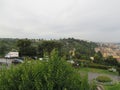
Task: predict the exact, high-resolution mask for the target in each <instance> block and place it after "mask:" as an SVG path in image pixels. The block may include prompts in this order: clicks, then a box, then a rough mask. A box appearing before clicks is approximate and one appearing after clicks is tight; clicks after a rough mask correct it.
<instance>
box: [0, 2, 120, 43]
mask: <svg viewBox="0 0 120 90" xmlns="http://www.w3.org/2000/svg"><path fill="white" fill-rule="evenodd" d="M119 3H120V1H119V0H0V38H44V39H59V38H68V37H74V38H77V39H83V40H90V41H95V42H120V35H119V34H120V25H119V24H120V10H119V8H120V5H119Z"/></svg>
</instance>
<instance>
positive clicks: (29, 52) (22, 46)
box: [17, 39, 62, 57]
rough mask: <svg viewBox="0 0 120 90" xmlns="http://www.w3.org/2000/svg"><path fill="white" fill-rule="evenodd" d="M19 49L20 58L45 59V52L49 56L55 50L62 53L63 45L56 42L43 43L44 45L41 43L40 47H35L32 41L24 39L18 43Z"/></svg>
mask: <svg viewBox="0 0 120 90" xmlns="http://www.w3.org/2000/svg"><path fill="white" fill-rule="evenodd" d="M17 47H18V49H19V53H20V56H29V57H33V56H38V57H43V56H44V52H46V53H47V55H48V56H49V55H50V53H51V51H52V50H53V49H55V48H56V49H58V50H59V51H60V49H61V47H62V44H61V43H59V42H56V41H43V42H42V43H39V44H38V46H34V45H33V44H32V42H31V41H30V40H28V39H23V40H18V41H17Z"/></svg>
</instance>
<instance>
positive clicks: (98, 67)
mask: <svg viewBox="0 0 120 90" xmlns="http://www.w3.org/2000/svg"><path fill="white" fill-rule="evenodd" d="M88 67H90V68H97V69H105V70H107V69H109V68H111V67H110V66H105V65H100V64H95V63H91V64H89V65H88Z"/></svg>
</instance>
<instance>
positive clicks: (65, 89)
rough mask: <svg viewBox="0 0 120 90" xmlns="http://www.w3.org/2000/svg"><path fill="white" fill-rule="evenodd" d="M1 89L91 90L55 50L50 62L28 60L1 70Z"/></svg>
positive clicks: (85, 81) (83, 78)
mask: <svg viewBox="0 0 120 90" xmlns="http://www.w3.org/2000/svg"><path fill="white" fill-rule="evenodd" d="M0 90H89V84H88V80H87V75H86V76H84V77H82V78H81V76H80V74H79V73H78V72H77V71H76V70H75V69H74V68H72V67H71V65H70V64H68V63H67V62H65V60H64V59H62V58H60V57H59V56H58V53H57V52H56V51H54V52H53V53H52V54H51V57H50V59H49V60H48V62H40V61H32V62H29V63H28V62H26V63H23V64H21V65H18V66H13V67H11V68H9V69H2V70H1V72H0Z"/></svg>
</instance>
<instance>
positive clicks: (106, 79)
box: [96, 76, 112, 83]
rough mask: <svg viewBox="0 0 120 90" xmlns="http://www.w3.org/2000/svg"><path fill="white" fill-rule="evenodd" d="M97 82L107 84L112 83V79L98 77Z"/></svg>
mask: <svg viewBox="0 0 120 90" xmlns="http://www.w3.org/2000/svg"><path fill="white" fill-rule="evenodd" d="M96 80H97V81H98V82H103V83H105V82H111V81H112V80H111V78H110V77H108V76H98V77H97V78H96Z"/></svg>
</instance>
